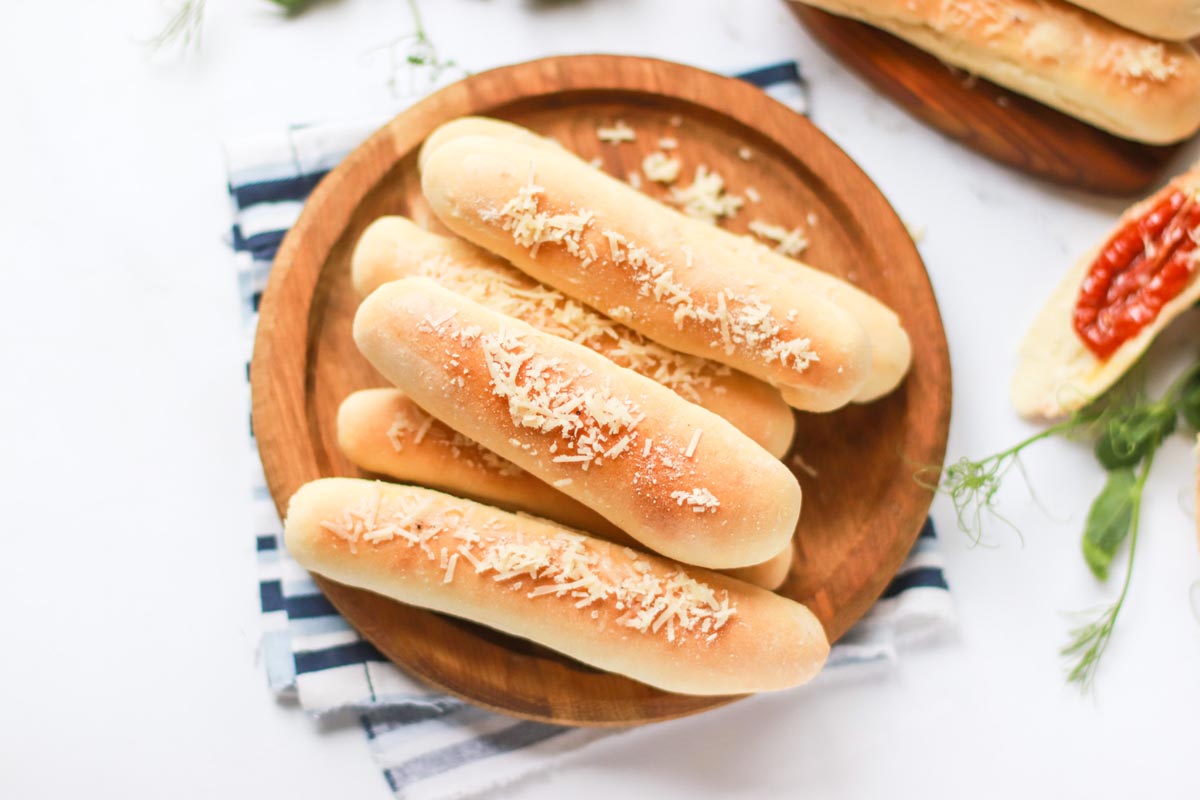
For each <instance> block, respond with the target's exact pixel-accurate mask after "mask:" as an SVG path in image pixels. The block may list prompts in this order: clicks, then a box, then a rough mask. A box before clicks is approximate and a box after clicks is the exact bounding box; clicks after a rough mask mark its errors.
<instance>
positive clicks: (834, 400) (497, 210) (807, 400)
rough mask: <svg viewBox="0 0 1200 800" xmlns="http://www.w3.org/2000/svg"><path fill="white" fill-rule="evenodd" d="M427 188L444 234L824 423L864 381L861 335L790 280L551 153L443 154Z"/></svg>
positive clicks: (462, 143) (451, 149) (472, 142)
mask: <svg viewBox="0 0 1200 800" xmlns="http://www.w3.org/2000/svg"><path fill="white" fill-rule="evenodd" d="M421 186H422V188H423V190H424V192H425V196H426V199H427V200H428V201H429V203H430V206H431V208H432V210H433V212H434V213H435V214H437V216H438V218H439V219H440V220H441V221H442V223H443V224H445V225H446V226H447V227H448V228H450V229H451V230H453V231H454V232H455V233H457V234H459V235H460V236H462V237H464V238H466V239H468V240H470V241H472V242H474V243H475V244H477V245H479V246H481V247H483V248H485V249H487V250H490V251H492V252H494V253H497V254H498V255H500V256H502V257H503V258H505V259H507V260H508V261H509V262H511V263H512V264H513V265H514V266H516V267H518V268H519V269H521V270H522V271H523V272H525V273H527V274H529V275H531V276H532V277H534V278H535V279H537V280H539V281H541V282H542V283H547V284H549V285H551V286H554V287H555V288H557V289H559V290H560V291H562V292H563V293H564V294H568V295H570V296H572V297H575V298H577V299H579V300H581V301H582V302H585V303H587V304H588V305H590V306H592V307H593V308H598V309H600V310H601V311H605V312H608V313H610V314H612V313H613V312H615V315H616V316H617V317H618V318H619V319H620V320H621V322H623V323H624V324H626V325H627V326H629V327H630V328H633V329H634V330H636V331H638V332H639V333H641V334H643V335H645V336H647V337H648V338H650V339H653V340H655V341H657V342H660V343H662V344H664V345H666V346H668V347H672V348H674V349H676V350H680V351H683V352H686V353H691V354H693V355H697V356H702V357H705V358H711V359H713V360H714V361H720V362H722V363H725V364H728V365H729V366H731V367H733V368H734V369H738V370H741V371H743V372H746V373H749V374H750V375H753V376H754V377H756V378H760V379H762V380H765V381H767V382H768V383H771V384H773V385H775V386H778V387H779V388H780V389H781V390H782V391H783V394H784V399H786V400H788V402H789V403H791V404H792V405H795V406H796V407H798V408H801V409H804V410H810V411H829V410H833V409H835V408H839V407H840V406H842V405H844V404H846V403H847V402H849V401H850V400H852V399H853V398H854V396H855V395H856V393H857V392H858V391H859V390H860V389H862V387H863V386H864V384H865V383H866V381H867V378H868V373H869V369H870V363H871V349H870V342H869V340H868V338H867V334H866V332H865V330H864V328H863V326H862V325H861V324H860V323H859V322H858V321H856V320H855V319H854V318H853V317H852V316H851V315H850V314H849V313H848V312H847V311H844V310H843V309H842V308H841V307H840V306H838V305H837V304H835V303H834V302H833V301H832V300H830V299H829V298H828V297H826V296H825V295H824V293H822V292H820V291H815V290H813V288H812V287H811V286H808V285H806V284H805V283H804V280H803V278H802V276H800V275H797V274H796V273H795V272H791V271H789V272H787V273H783V272H781V271H777V270H774V269H768V268H766V267H765V266H764V265H761V264H752V263H745V262H739V261H738V260H734V259H730V258H729V257H728V254H727V253H726V252H724V251H722V250H720V249H719V248H715V245H714V231H715V229H714V228H713V227H712V226H710V225H706V224H705V223H703V222H700V221H698V220H694V219H690V218H688V217H686V216H684V215H683V214H680V213H679V212H678V211H675V210H674V209H670V208H667V207H666V206H664V205H662V204H661V203H659V202H657V201H655V200H653V199H651V198H649V197H647V196H646V195H643V194H641V193H640V192H638V191H636V190H634V189H632V188H630V187H629V186H627V185H626V184H624V183H622V182H621V181H618V180H615V179H613V178H611V177H609V176H607V175H605V174H604V173H602V172H600V171H598V170H595V169H593V168H591V167H589V166H588V165H586V164H584V163H583V162H582V161H580V160H579V159H577V158H575V157H574V156H571V155H569V154H567V153H565V152H563V151H558V150H555V149H553V148H547V147H535V146H531V145H529V144H526V143H522V142H516V141H512V140H504V139H497V138H494V137H486V136H463V137H459V138H454V139H451V140H449V141H446V142H444V143H442V144H440V145H439V146H438V147H437V148H436V149H433V150H432V151H431V152H430V153H429V154H428V157H427V158H426V161H425V170H424V172H423V174H422V179H421Z"/></svg>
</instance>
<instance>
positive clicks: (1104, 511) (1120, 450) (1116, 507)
mask: <svg viewBox="0 0 1200 800" xmlns="http://www.w3.org/2000/svg"><path fill="white" fill-rule="evenodd" d="M1130 383H1131V380H1130V379H1129V378H1127V379H1126V380H1125V381H1124V382H1123V384H1122V386H1121V388H1118V389H1114V390H1112V391H1110V392H1108V393H1107V394H1106V395H1105V396H1104V397H1102V398H1100V399H1098V400H1097V401H1096V402H1094V403H1092V404H1091V405H1090V406H1088V407H1087V408H1085V409H1082V410H1081V411H1078V412H1076V413H1075V414H1074V415H1073V416H1072V417H1071V418H1070V419H1068V420H1066V421H1065V422H1062V423H1059V424H1058V425H1055V426H1053V427H1050V428H1047V429H1046V430H1044V431H1041V432H1040V433H1036V434H1034V435H1033V436H1030V437H1028V438H1027V439H1025V440H1023V441H1021V442H1018V443H1017V444H1015V445H1013V446H1012V447H1009V448H1007V449H1005V450H1001V451H1000V452H998V453H994V454H993V455H990V456H987V457H986V458H982V459H978V460H972V459H968V458H963V459H960V460H959V461H957V462H955V463H953V464H949V465H947V466H946V467H945V468H944V469H942V470H941V479H940V481H939V482H938V483H937V484H933V485H931V482H930V481H929V479H928V476H929V475H931V474H933V475H936V474H937V473H938V469H937V468H936V467H934V468H927V469H923V470H919V471H918V472H917V474H916V476H914V477H915V478H916V480H917V482H918V483H921V485H923V486H927V487H929V488H931V489H935V490H937V491H939V492H941V493H942V494H945V495H947V496H948V497H949V498H950V501H951V502H952V503H953V504H954V510H955V513H956V514H957V517H958V527H959V528H960V529H961V530H962V531H963V532H965V533H966V534H967V535H968V536H970V537H971V539H972V540H973V541H974V542H975V543H977V544H978V543H979V542H980V541H982V539H983V536H984V526H985V524H986V522H987V520H988V519H989V518H991V519H996V520H999V521H1000V522H1003V523H1004V524H1006V525H1008V526H1009V527H1010V528H1011V527H1013V526H1012V523H1010V522H1009V521H1008V520H1007V519H1005V518H1004V517H1003V516H1002V515H1001V514H1000V512H999V510H998V509H997V495H998V493H999V491H1000V488H1001V484H1002V482H1003V479H1004V477H1005V475H1007V474H1008V473H1009V472H1010V471H1011V470H1012V468H1013V467H1014V466H1016V467H1018V469H1020V468H1021V460H1020V458H1021V454H1022V453H1023V452H1024V451H1025V450H1026V449H1027V448H1028V447H1030V446H1032V445H1034V444H1036V443H1037V442H1039V441H1041V440H1043V439H1046V438H1049V437H1051V436H1068V437H1072V438H1088V439H1091V440H1093V441H1094V452H1095V455H1096V458H1097V460H1098V461H1099V462H1100V463H1101V465H1103V466H1104V468H1105V469H1106V470H1107V471H1108V473H1109V474H1108V478H1107V481H1106V482H1105V485H1104V488H1103V490H1102V491H1101V492H1100V494H1099V495H1098V496H1097V497H1096V499H1095V500H1094V501H1093V503H1092V506H1091V509H1090V510H1089V512H1088V517H1087V522H1086V524H1085V526H1084V530H1083V541H1082V549H1083V557H1084V560H1085V561H1086V562H1087V565H1088V568H1089V569H1090V570H1091V571H1092V573H1093V574H1094V575H1095V576H1096V577H1097V578H1098V579H1100V580H1106V579H1107V578H1108V574H1109V571H1110V569H1111V567H1112V563H1113V561H1114V559H1115V558H1116V555H1117V553H1118V551H1119V550H1120V549H1121V546H1122V545H1123V544H1124V543H1125V541H1126V540H1128V542H1129V560H1128V563H1127V565H1126V567H1125V578H1124V581H1123V583H1122V585H1121V592H1120V594H1119V595H1118V596H1117V599H1116V601H1115V602H1114V603H1113V604H1112V605H1110V606H1108V607H1106V608H1103V609H1100V610H1099V612H1098V615H1097V616H1096V617H1095V618H1094V619H1092V620H1091V621H1089V622H1087V623H1086V624H1083V625H1080V626H1078V627H1076V628H1073V629H1072V630H1071V632H1070V641H1069V642H1068V643H1067V645H1066V647H1064V648H1063V649H1062V651H1061V653H1062V655H1063V657H1064V658H1067V659H1069V663H1068V672H1067V680H1068V682H1069V683H1071V684H1075V685H1078V686H1079V687H1080V688H1081V689H1083V690H1085V691H1086V690H1087V689H1089V688H1090V687H1091V685H1092V681H1093V679H1094V677H1095V674H1096V669H1097V667H1098V665H1099V662H1100V658H1101V657H1102V656H1103V655H1104V652H1105V650H1106V649H1107V647H1108V644H1109V641H1110V640H1111V638H1112V634H1113V630H1114V629H1115V627H1116V623H1117V618H1118V616H1119V615H1120V613H1121V608H1122V607H1123V605H1124V603H1125V597H1126V595H1127V594H1128V593H1129V586H1130V582H1131V579H1132V576H1133V562H1134V553H1135V551H1136V549H1137V541H1138V528H1139V523H1140V518H1141V508H1142V498H1143V495H1144V494H1145V487H1146V479H1147V477H1148V476H1149V474H1150V467H1151V464H1152V463H1153V461H1154V457H1155V454H1156V453H1157V452H1158V449H1159V447H1161V446H1162V443H1163V442H1164V441H1165V440H1166V439H1167V438H1168V437H1169V436H1170V435H1171V434H1172V433H1173V432H1174V431H1175V429H1176V425H1177V423H1178V417H1179V415H1180V414H1182V415H1183V418H1184V420H1185V421H1186V422H1187V424H1188V425H1190V426H1191V427H1192V428H1193V429H1195V430H1200V363H1197V364H1195V365H1194V366H1192V367H1191V368H1190V369H1188V370H1186V371H1185V372H1184V373H1183V374H1182V375H1181V376H1180V377H1178V378H1177V379H1176V380H1175V382H1174V383H1172V384H1171V387H1170V388H1169V389H1168V390H1167V391H1166V393H1165V394H1164V395H1163V396H1162V398H1160V399H1159V400H1156V401H1150V400H1147V399H1146V397H1145V394H1144V392H1142V391H1139V390H1130V388H1129V386H1130ZM1021 471H1022V472H1023V470H1021ZM1014 530H1015V528H1014ZM1017 533H1018V535H1019V534H1020V531H1017ZM1197 585H1198V586H1200V582H1198V584H1197ZM1192 602H1193V604H1194V605H1195V604H1198V603H1200V589H1196V590H1193V598H1192ZM1198 614H1200V612H1198Z"/></svg>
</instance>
